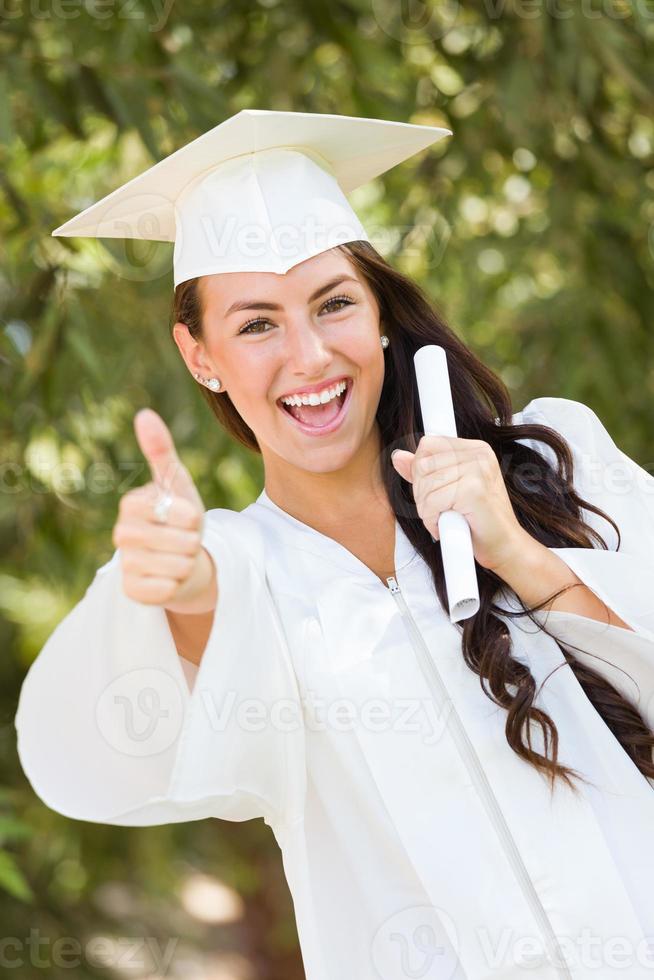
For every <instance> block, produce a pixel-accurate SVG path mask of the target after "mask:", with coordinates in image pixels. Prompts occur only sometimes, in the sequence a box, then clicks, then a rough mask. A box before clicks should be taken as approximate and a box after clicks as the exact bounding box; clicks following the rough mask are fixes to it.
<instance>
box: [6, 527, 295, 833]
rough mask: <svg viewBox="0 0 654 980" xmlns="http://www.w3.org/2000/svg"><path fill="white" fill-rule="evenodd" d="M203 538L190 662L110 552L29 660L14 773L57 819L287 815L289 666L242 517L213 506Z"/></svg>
mask: <svg viewBox="0 0 654 980" xmlns="http://www.w3.org/2000/svg"><path fill="white" fill-rule="evenodd" d="M202 543H203V545H204V546H205V547H206V548H207V550H208V551H209V552H210V554H211V555H212V557H213V559H214V561H215V563H216V569H217V578H218V603H217V606H216V610H215V613H214V619H213V624H212V628H211V633H210V636H209V639H208V642H207V646H206V647H205V650H204V653H203V656H202V658H201V661H200V664H199V667H196V666H195V665H194V664H192V663H190V662H188V661H184V662H182V659H181V658H180V656H179V654H178V653H177V650H176V648H175V644H174V641H173V637H172V633H171V631H170V628H169V625H168V619H167V616H166V613H165V610H164V609H163V608H162V607H160V606H153V605H147V604H144V603H139V602H137V601H135V600H133V599H130V598H128V597H127V596H126V595H125V594H124V592H123V591H122V586H121V568H120V562H119V557H120V555H119V552H120V549H117V550H116V551H115V552H114V554H113V556H112V558H111V559H110V561H108V562H107V563H106V564H105V565H103V566H102V567H101V568H99V569H98V570H97V571H96V573H95V577H94V579H93V581H92V582H91V584H90V585H89V587H88V589H87V591H86V593H85V595H84V596H83V597H82V599H81V600H80V601H79V602H78V603H77V605H76V606H74V607H73V609H72V610H71V611H70V612H69V613H68V614H67V616H65V618H64V619H63V620H62V621H61V622H60V623H59V625H58V626H57V627H56V629H55V630H54V631H53V633H52V634H51V635H50V637H49V638H48V640H47V642H46V643H45V645H44V647H43V648H42V650H41V651H40V653H39V654H38V656H37V658H36V659H35V661H34V662H33V663H32V665H31V666H30V668H29V670H28V673H27V675H26V677H25V679H24V681H23V685H22V688H21V691H20V696H19V701H18V708H17V713H16V717H15V727H16V731H17V748H18V755H19V758H20V762H21V765H22V767H23V770H24V772H25V774H26V776H27V778H28V780H29V782H30V783H31V785H32V787H33V789H34V791H35V792H36V794H37V795H38V796H39V798H40V799H41V800H42V801H43V802H44V803H45V804H46V805H47V806H48V807H50V809H52V810H55V811H57V812H58V813H61V814H63V815H64V816H67V817H73V818H75V819H78V820H87V821H92V822H96V823H105V824H115V825H119V826H145V825H158V824H166V823H178V822H182V821H187V820H198V819H201V818H203V817H220V818H223V819H226V820H235V821H240V820H249V819H251V818H253V817H263V818H264V820H265V821H266V823H268V824H269V825H270V826H272V827H275V826H276V825H278V824H280V823H286V822H288V821H289V820H292V819H294V816H295V814H296V813H297V812H299V807H300V806H301V801H302V792H303V787H304V784H303V775H304V762H303V751H304V749H303V727H302V724H301V710H300V702H299V697H298V689H297V686H296V681H295V675H294V672H293V669H292V663H291V660H290V656H289V653H288V648H287V645H286V641H285V637H284V633H283V629H282V627H281V623H280V620H279V617H278V614H277V611H276V608H275V605H274V602H273V599H272V596H271V593H270V591H269V588H268V583H267V578H266V574H265V564H264V542H263V540H262V537H261V532H260V529H259V528H258V527H257V525H256V524H255V522H254V521H253V520H252V519H251V518H249V517H247V516H244V515H243V514H241V513H238V512H235V511H230V510H225V509H221V508H218V509H215V510H210V511H208V512H207V513H206V515H205V522H204V527H203V532H202Z"/></svg>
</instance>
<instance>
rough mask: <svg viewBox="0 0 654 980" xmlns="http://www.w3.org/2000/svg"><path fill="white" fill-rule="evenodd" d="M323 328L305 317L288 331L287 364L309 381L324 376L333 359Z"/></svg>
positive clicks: (299, 375)
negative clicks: (323, 334)
mask: <svg viewBox="0 0 654 980" xmlns="http://www.w3.org/2000/svg"><path fill="white" fill-rule="evenodd" d="M321 330H322V328H321V327H320V326H319V325H317V324H313V323H312V322H311V320H310V319H309V320H307V319H303V320H302V321H297V322H296V323H295V324H294V325H292V326H291V328H290V329H289V331H288V333H287V340H286V355H287V356H286V362H287V366H288V368H289V370H290V371H291V372H293V373H294V374H297V375H298V377H301V378H303V379H304V380H307V381H308V380H309V379H311V378H320V377H322V376H323V375H324V373H325V369H326V367H327V365H328V364H329V363H330V361H331V360H332V355H331V352H330V351H329V350H328V348H327V346H326V344H325V341H324V339H323V337H322V336H321Z"/></svg>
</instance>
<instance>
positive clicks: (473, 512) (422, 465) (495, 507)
mask: <svg viewBox="0 0 654 980" xmlns="http://www.w3.org/2000/svg"><path fill="white" fill-rule="evenodd" d="M392 463H393V466H394V467H395V469H396V471H397V472H398V473H399V474H400V476H401V477H402V479H404V480H408V481H409V483H412V484H413V497H414V500H415V502H416V507H417V509H418V514H419V516H420V517H421V519H422V522H423V524H424V525H425V527H426V528H427V530H428V531H429V533H430V534H431V535H432V537H433V538H434V539H435V540H436V541H438V540H439V533H438V519H439V517H440V515H441V514H442V513H443V511H446V510H455V511H458V512H459V513H460V514H463V515H464V517H465V518H466V520H467V521H468V524H469V525H470V531H471V537H472V547H473V551H474V555H475V559H476V560H477V561H478V562H479V564H480V565H481V566H482V567H483V568H488V569H490V570H491V571H493V572H496V573H498V570H499V569H500V568H501V567H502V566H503V565H505V564H506V562H508V561H511V560H513V557H514V556H516V555H519V554H521V551H522V549H523V548H525V547H528V546H530V545H531V546H533V545H534V543H535V539H534V538H532V537H531V535H530V534H528V532H527V531H525V529H524V528H523V527H522V526H521V525H520V524H519V523H518V519H517V518H516V516H515V512H514V510H513V506H512V504H511V501H510V499H509V495H508V492H507V489H506V485H505V483H504V477H503V476H502V471H501V469H500V465H499V462H498V460H497V456H496V455H495V453H494V451H493V449H492V447H491V446H490V445H489V443H487V442H482V441H481V440H479V439H458V438H452V437H450V436H423V437H422V438H421V440H420V442H419V443H418V446H417V449H416V452H415V453H411V452H408V451H407V450H405V449H399V450H397V451H396V452H394V454H393V456H392Z"/></svg>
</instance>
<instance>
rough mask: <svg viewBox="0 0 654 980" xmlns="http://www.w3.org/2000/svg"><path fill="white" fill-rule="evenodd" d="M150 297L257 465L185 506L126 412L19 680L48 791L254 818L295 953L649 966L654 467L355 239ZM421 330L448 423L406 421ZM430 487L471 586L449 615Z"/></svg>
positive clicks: (652, 964) (163, 446)
mask: <svg viewBox="0 0 654 980" xmlns="http://www.w3.org/2000/svg"><path fill="white" fill-rule="evenodd" d="M174 320H175V324H174V327H173V336H174V339H175V342H176V344H177V346H178V348H179V351H180V354H181V356H182V357H183V359H184V361H185V363H186V365H187V367H188V369H189V371H190V372H191V373H192V374H193V376H194V377H195V378H196V379H197V380H198V381H199V382H200V383H201V384H202V385H203V392H204V394H205V396H206V398H207V400H208V402H209V405H210V406H211V409H212V411H213V412H214V413H215V415H216V417H217V419H218V421H219V423H220V424H221V425H222V426H223V427H224V428H225V429H226V430H227V431H228V432H229V433H230V434H231V435H232V436H233V437H234V438H235V439H237V440H238V441H239V442H240V443H242V444H243V445H245V446H247V447H248V449H250V450H251V451H253V452H257V453H260V454H261V456H262V458H263V463H264V468H265V489H264V490H262V492H261V494H260V496H259V497H258V498H257V500H256V501H255V502H253V503H252V504H251V505H250V506H248V507H246V508H245V509H244V510H243V511H242V512H240V513H237V512H233V511H230V510H227V509H213V510H208V511H207V512H206V513H205V511H204V505H203V503H202V501H201V500H200V498H199V495H198V493H197V490H196V489H195V487H194V485H193V482H192V480H191V478H190V476H189V474H188V471H187V470H186V469H185V468H184V466H183V465H182V464H181V462H180V461H179V458H178V456H177V454H176V452H175V448H174V446H173V442H172V439H171V437H170V433H169V432H168V429H167V428H166V426H165V424H164V423H163V421H162V420H161V419H160V418H159V416H157V415H156V414H155V413H153V412H151V411H149V410H146V411H143V412H141V413H139V414H138V415H137V417H136V434H137V438H138V441H139V444H140V446H141V448H142V450H143V452H144V454H145V456H146V458H147V460H148V462H149V465H150V468H151V471H152V476H153V480H152V482H151V483H149V484H147V485H146V486H144V487H142V488H138V489H136V490H132V491H130V492H129V493H127V494H126V495H125V496H124V497H123V499H122V500H121V505H120V513H119V517H118V520H117V523H116V526H115V529H114V536H113V541H114V544H115V546H116V548H117V550H116V552H115V554H114V556H113V557H112V559H111V561H109V562H108V563H107V564H106V565H105V566H103V567H102V568H100V569H99V570H98V572H97V574H96V578H95V580H94V581H93V583H92V585H91V586H90V587H89V589H88V591H87V593H86V595H85V596H84V598H83V599H82V600H81V602H80V603H79V604H78V605H77V606H76V607H75V608H74V609H73V610H72V612H71V613H70V614H69V615H68V616H67V617H66V619H65V620H64V621H63V622H62V623H61V624H60V625H59V626H58V627H57V629H56V630H55V632H54V633H53V634H52V636H51V637H50V639H49V640H48V643H47V644H46V646H45V647H44V649H43V650H42V652H41V654H40V655H39V657H38V658H37V660H36V662H35V664H34V665H33V667H32V668H31V670H30V672H29V674H28V676H27V678H26V681H25V684H24V686H23V690H22V693H21V701H20V705H19V712H18V715H17V719H16V725H17V729H18V734H19V752H20V756H21V760H22V763H23V766H24V768H25V771H26V773H27V775H28V777H29V778H30V780H31V782H32V784H33V785H34V787H35V789H36V790H37V792H38V793H39V795H40V796H41V798H42V799H43V800H44V801H45V802H46V803H47V804H48V805H49V806H51V807H52V808H53V809H55V810H57V811H59V812H61V813H64V814H66V815H69V816H72V817H76V818H78V819H86V820H94V821H98V822H103V823H111V824H118V825H123V826H135V825H152V824H160V823H166V822H174V821H183V820H195V819H200V818H202V817H207V816H214V817H220V818H223V819H229V820H246V819H249V818H252V817H263V818H264V819H265V821H266V822H267V823H268V824H269V825H270V826H271V828H272V829H273V831H274V833H275V836H276V839H277V841H278V843H279V845H280V847H281V850H282V855H283V861H284V868H285V871H286V875H287V878H288V882H289V886H290V888H291V892H292V895H293V899H294V904H295V912H296V916H297V925H298V931H299V936H300V943H301V947H302V953H303V958H304V963H305V967H306V972H307V976H308V978H309V980H343V978H349V977H352V978H356V980H372V978H379V977H381V978H383V980H386V978H388V980H390V978H404V977H428V978H432V977H433V978H448V980H452V978H454V980H464V978H465V980H482V978H484V980H485V978H490V977H497V978H500V977H501V978H502V980H508V978H518V977H530V978H534V980H555V978H563V977H565V978H574V980H581V978H590V977H593V978H596V977H600V976H601V977H602V978H603V980H604V978H607V977H609V978H610V977H618V975H619V976H629V977H630V978H642V980H644V978H645V976H646V975H647V976H649V975H651V971H652V969H654V951H653V950H652V947H651V945H648V937H649V938H651V937H652V936H654V891H653V890H652V881H654V849H653V848H652V846H651V843H652V841H651V836H652V828H653V827H654V793H653V792H652V788H653V786H654V764H653V760H652V748H653V747H654V734H653V731H652V728H653V726H654V603H653V601H652V594H653V586H654V564H653V563H652V559H651V553H652V545H653V543H654V479H653V478H652V477H651V476H650V475H649V474H647V473H646V472H645V471H644V470H643V469H642V468H641V467H639V466H638V465H637V464H636V463H635V462H633V461H632V460H630V459H629V458H628V457H626V456H625V455H624V454H623V453H622V452H621V451H620V450H619V449H618V448H617V447H616V446H615V444H614V443H613V441H612V439H611V438H610V436H609V434H608V433H607V431H606V429H605V428H604V427H603V425H602V423H601V422H600V420H599V419H598V418H597V416H596V415H595V414H594V413H593V412H592V411H591V410H590V409H589V408H587V407H586V406H585V405H583V404H581V403H579V402H575V401H571V400H568V399H565V398H555V397H544V398H537V399H535V400H534V401H532V402H530V403H529V404H528V405H527V406H526V408H525V409H524V410H523V411H522V412H519V413H517V414H513V413H512V409H511V403H510V398H509V395H508V392H507V391H506V389H505V387H504V386H503V384H502V383H501V382H500V380H499V379H498V378H497V377H496V376H495V375H494V374H493V373H492V372H491V371H490V370H489V369H488V368H487V367H486V366H484V365H483V364H482V363H481V362H480V361H479V360H478V359H477V358H476V357H475V356H474V354H473V353H472V352H471V351H470V350H469V349H468V348H467V347H466V346H465V345H464V344H463V343H462V342H461V340H459V339H458V338H457V337H456V335H455V334H454V333H453V332H452V331H451V330H450V329H449V328H448V326H447V325H446V324H445V323H444V322H443V320H442V318H441V317H440V316H439V314H438V313H437V312H435V310H434V309H433V308H432V306H431V305H430V303H429V301H428V299H427V298H426V297H425V295H424V294H423V293H422V292H421V291H420V289H419V288H418V287H417V285H416V284H415V283H413V282H412V281H411V280H410V279H409V278H407V277H406V276H404V275H401V274H400V273H399V272H397V271H396V270H394V269H393V268H392V267H391V266H390V265H389V264H388V263H386V262H385V261H384V260H383V259H382V258H381V257H380V256H379V254H378V253H377V252H376V251H375V250H374V248H373V247H372V246H371V245H370V244H369V243H368V242H366V241H361V242H351V243H348V244H344V245H340V246H338V247H335V248H332V249H328V250H325V251H323V252H321V253H319V254H317V255H315V256H313V257H312V258H309V259H307V260H306V261H304V262H301V263H299V264H298V265H296V266H294V267H293V268H292V269H290V271H289V272H288V273H287V274H286V275H277V274H275V273H257V272H245V273H226V274H218V275H207V276H200V277H196V278H194V279H190V280H188V281H186V282H183V283H181V284H180V285H179V286H178V287H177V289H176V292H175V302H174ZM424 344H439V345H441V346H443V347H444V348H445V350H446V353H447V358H448V367H449V374H450V379H451V384H452V396H453V402H454V407H455V413H456V421H457V431H458V433H459V437H458V438H457V439H446V438H436V437H424V436H423V435H422V432H421V424H422V423H421V417H420V411H419V403H418V398H417V391H416V384H415V377H414V371H413V354H414V352H415V351H416V350H417V349H418V348H419V347H421V346H423V345H424ZM316 391H321V392H324V391H327V394H325V395H323V399H322V400H321V402H320V404H319V405H315V404H313V405H312V404H311V399H310V398H309V399H307V398H306V397H305V398H304V400H302V398H300V395H301V394H302V393H305V394H307V393H313V392H316ZM298 393H299V394H298ZM307 400H308V401H309V404H306V402H307ZM313 401H314V402H315V401H316V399H313ZM395 449H400V450H401V451H400V453H398V454H397V455H395V457H394V459H393V462H391V458H390V456H391V451H392V450H395ZM162 487H163V488H165V489H166V490H167V491H168V497H165V496H164V497H162V495H161V489H162ZM449 509H455V510H458V511H460V512H461V513H463V514H465V516H466V518H467V520H468V522H469V525H470V528H471V533H472V542H473V548H474V552H475V558H476V562H477V574H478V581H479V593H480V600H481V607H480V609H479V611H478V613H477V614H475V615H474V616H473V617H471V618H470V619H467V620H465V621H464V622H463V623H461V624H457V625H453V624H452V623H451V622H450V619H449V615H448V613H447V609H448V606H447V596H446V592H445V586H444V578H443V566H442V560H441V552H440V543H439V541H438V517H439V514H440V513H441V512H443V511H446V510H449ZM425 664H427V667H426V666H425ZM117 705H118V706H120V709H121V711H120V712H118V710H117V708H116V706H117ZM39 732H40V733H41V736H40V737H39Z"/></svg>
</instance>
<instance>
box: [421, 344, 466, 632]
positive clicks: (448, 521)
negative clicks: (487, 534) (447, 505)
mask: <svg viewBox="0 0 654 980" xmlns="http://www.w3.org/2000/svg"><path fill="white" fill-rule="evenodd" d="M413 361H414V364H415V370H416V378H417V382H418V395H419V397H420V411H421V414H422V424H423V428H424V430H425V435H426V436H454V437H456V435H457V432H456V422H455V420H454V406H453V405H452V392H451V390H450V377H449V374H448V371H447V358H446V356H445V351H444V350H443V348H442V347H440V346H438V345H437V344H426V345H425V346H424V347H421V348H420V349H419V350H417V351H416V353H415V354H414V355H413ZM438 533H439V536H440V542H441V553H442V555H443V570H444V572H445V584H446V586H447V597H448V601H449V604H450V621H451V622H452V623H458V622H459V620H461V619H468V618H469V617H470V616H474V614H475V613H476V612H477V610H478V609H479V586H478V584H477V572H476V569H475V556H474V552H473V550H472V538H471V536H470V526H469V524H468V522H467V521H466V519H465V517H464V516H463V514H459V513H457V512H456V511H455V510H448V511H444V512H443V513H442V514H441V516H440V517H439V519H438Z"/></svg>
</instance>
